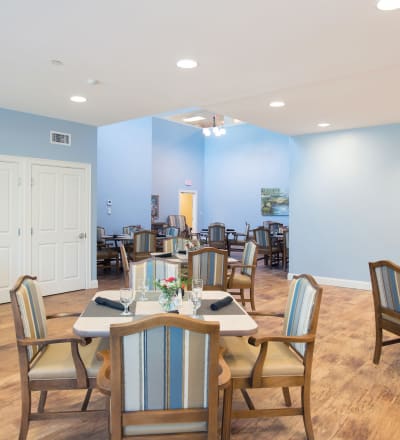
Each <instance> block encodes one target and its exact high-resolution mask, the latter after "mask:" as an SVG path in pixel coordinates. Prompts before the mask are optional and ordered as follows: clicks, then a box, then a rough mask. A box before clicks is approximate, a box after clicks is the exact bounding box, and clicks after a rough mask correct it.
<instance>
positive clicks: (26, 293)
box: [11, 276, 47, 362]
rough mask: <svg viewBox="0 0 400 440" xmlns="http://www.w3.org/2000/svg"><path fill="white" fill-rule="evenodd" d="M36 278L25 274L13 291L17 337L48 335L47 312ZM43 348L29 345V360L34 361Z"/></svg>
mask: <svg viewBox="0 0 400 440" xmlns="http://www.w3.org/2000/svg"><path fill="white" fill-rule="evenodd" d="M35 280H36V278H35V277H29V276H25V277H24V280H23V282H22V283H21V285H20V286H19V288H18V289H17V290H15V291H11V302H13V303H14V304H13V312H14V322H15V329H16V334H17V338H31V339H40V338H46V337H47V323H46V312H45V308H44V303H43V298H42V294H41V292H40V289H39V286H38V284H37V283H36V281H35ZM18 284H19V280H18V281H17V285H18ZM16 306H17V307H16ZM41 349H42V347H41V346H39V345H28V346H27V354H28V361H29V362H30V361H32V360H33V359H34V358H35V356H36V355H37V354H38V353H39V352H40V350H41Z"/></svg>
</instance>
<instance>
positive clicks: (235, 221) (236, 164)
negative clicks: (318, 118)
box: [203, 124, 291, 231]
mask: <svg viewBox="0 0 400 440" xmlns="http://www.w3.org/2000/svg"><path fill="white" fill-rule="evenodd" d="M290 145H291V142H290V138H289V137H288V136H286V135H282V134H278V133H274V132H270V131H267V130H265V129H262V128H259V127H255V126H253V125H250V124H243V125H238V126H232V127H228V128H227V132H226V135H224V136H221V137H214V136H210V137H207V138H205V167H204V170H205V175H204V197H205V200H206V204H205V212H204V222H203V227H207V225H208V224H209V223H211V222H216V221H219V222H223V223H225V225H226V226H227V227H229V228H234V229H236V230H238V231H244V228H245V222H246V221H247V222H248V223H250V227H251V229H254V228H256V227H257V226H260V225H262V223H263V221H266V220H272V221H277V222H280V223H283V224H285V225H286V224H287V223H288V216H268V217H264V216H262V215H261V188H265V187H273V188H277V187H280V188H286V189H289V174H290V154H291V153H290V148H291V147H290ZM289 209H290V200H289Z"/></svg>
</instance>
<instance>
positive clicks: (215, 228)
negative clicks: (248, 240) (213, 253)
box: [207, 223, 228, 249]
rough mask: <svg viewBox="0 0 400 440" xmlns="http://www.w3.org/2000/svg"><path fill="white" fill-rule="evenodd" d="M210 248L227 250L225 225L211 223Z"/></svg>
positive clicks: (209, 231) (209, 229)
mask: <svg viewBox="0 0 400 440" xmlns="http://www.w3.org/2000/svg"><path fill="white" fill-rule="evenodd" d="M207 240H208V246H211V247H214V248H218V249H227V248H228V245H227V239H226V231H225V225H224V224H223V223H211V224H210V225H209V226H208V239H207Z"/></svg>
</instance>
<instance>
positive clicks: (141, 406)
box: [98, 313, 230, 440]
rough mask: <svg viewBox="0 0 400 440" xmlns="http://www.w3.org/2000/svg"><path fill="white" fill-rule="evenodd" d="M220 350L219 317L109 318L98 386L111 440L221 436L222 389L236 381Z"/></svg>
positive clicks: (224, 436) (101, 354)
mask: <svg viewBox="0 0 400 440" xmlns="http://www.w3.org/2000/svg"><path fill="white" fill-rule="evenodd" d="M219 351H220V348H219V323H217V322H205V321H200V320H198V319H192V318H189V317H185V316H179V315H169V314H165V313H164V314H160V315H154V316H150V317H146V318H143V319H140V320H138V321H136V322H133V323H127V324H118V325H111V327H110V352H108V351H103V352H101V353H100V354H99V355H100V356H101V357H102V358H103V359H104V364H103V367H102V369H101V371H100V372H99V375H98V387H99V389H100V391H102V392H103V393H104V394H106V395H107V396H109V397H110V400H111V404H110V415H111V437H112V439H113V440H119V439H122V438H123V439H128V438H137V437H139V438H141V439H144V438H146V439H165V440H167V439H168V440H171V439H178V438H179V439H182V440H183V439H193V440H194V439H207V440H216V439H217V437H218V388H219V387H220V388H222V389H224V388H229V386H230V373H229V369H228V368H227V366H226V363H225V362H224V361H223V358H222V356H220V355H219ZM227 395H228V396H229V395H230V394H229V393H227ZM224 426H227V424H226V423H225V424H224ZM222 435H223V438H224V439H228V438H229V430H227V431H225V432H223V434H222Z"/></svg>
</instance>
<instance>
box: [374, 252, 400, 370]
mask: <svg viewBox="0 0 400 440" xmlns="http://www.w3.org/2000/svg"><path fill="white" fill-rule="evenodd" d="M369 271H370V275H371V286H372V296H373V298H374V309H375V335H376V336H375V351H374V363H375V364H379V361H380V358H381V353H382V347H383V346H386V345H392V344H397V343H399V342H400V338H394V339H387V340H385V341H384V340H383V330H385V331H387V332H390V333H392V334H395V335H397V336H400V266H397V265H396V264H394V263H392V262H391V261H387V260H382V261H376V262H371V263H369Z"/></svg>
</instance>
